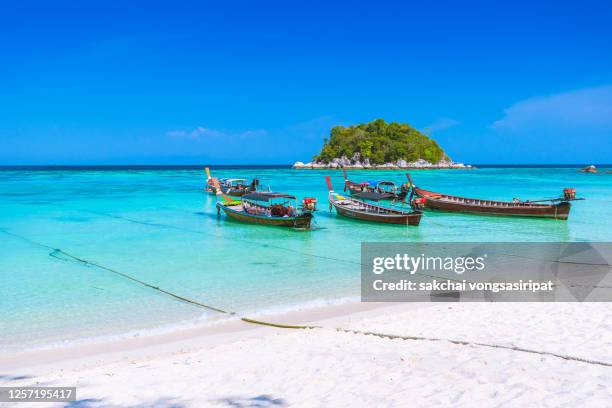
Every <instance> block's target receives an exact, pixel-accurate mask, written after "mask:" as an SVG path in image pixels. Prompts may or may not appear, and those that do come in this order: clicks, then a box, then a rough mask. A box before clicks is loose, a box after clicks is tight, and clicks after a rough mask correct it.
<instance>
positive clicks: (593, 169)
mask: <svg viewBox="0 0 612 408" xmlns="http://www.w3.org/2000/svg"><path fill="white" fill-rule="evenodd" d="M580 171H581V172H582V173H597V167H595V166H593V165H592V164H591V165H590V166H586V167H583V168H581V169H580Z"/></svg>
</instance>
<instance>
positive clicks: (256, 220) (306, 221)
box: [217, 203, 313, 229]
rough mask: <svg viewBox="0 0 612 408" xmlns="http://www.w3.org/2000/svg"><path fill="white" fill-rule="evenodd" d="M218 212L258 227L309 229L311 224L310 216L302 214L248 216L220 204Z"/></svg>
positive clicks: (309, 214) (218, 204)
mask: <svg viewBox="0 0 612 408" xmlns="http://www.w3.org/2000/svg"><path fill="white" fill-rule="evenodd" d="M217 209H218V211H221V210H222V211H223V212H225V214H226V215H227V216H228V217H230V218H232V219H234V220H236V221H240V222H246V223H250V224H260V225H271V226H276V227H290V228H304V229H309V228H310V225H311V223H312V217H313V216H312V214H311V213H303V214H300V215H299V216H297V217H268V216H261V215H253V214H248V213H246V212H244V211H237V210H234V209H232V208H231V207H228V206H225V205H223V204H221V203H217Z"/></svg>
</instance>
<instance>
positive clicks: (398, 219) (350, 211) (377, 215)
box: [325, 176, 423, 226]
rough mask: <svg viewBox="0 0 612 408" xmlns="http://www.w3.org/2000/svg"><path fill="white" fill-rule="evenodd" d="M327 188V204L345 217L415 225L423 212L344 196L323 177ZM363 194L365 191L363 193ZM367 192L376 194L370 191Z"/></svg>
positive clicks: (419, 220)
mask: <svg viewBox="0 0 612 408" xmlns="http://www.w3.org/2000/svg"><path fill="white" fill-rule="evenodd" d="M325 180H326V181H327V187H328V188H329V204H330V210H331V207H334V208H335V209H336V213H338V214H339V215H342V216H344V217H347V218H353V219H357V220H361V221H370V222H378V223H385V224H403V225H414V226H417V225H419V223H420V222H421V217H422V216H423V213H421V212H420V211H403V210H399V209H392V208H387V207H383V206H380V205H375V204H370V203H367V202H365V201H362V200H358V199H356V198H351V197H344V196H342V195H340V194H338V193H336V192H334V190H333V187H332V184H331V179H330V178H329V176H326V177H325ZM364 194H365V193H364ZM369 194H377V193H374V192H370V193H369Z"/></svg>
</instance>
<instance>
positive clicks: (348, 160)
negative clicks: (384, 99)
mask: <svg viewBox="0 0 612 408" xmlns="http://www.w3.org/2000/svg"><path fill="white" fill-rule="evenodd" d="M471 167H472V166H470V165H465V164H463V163H455V162H454V161H452V160H451V159H450V158H449V157H448V155H447V154H446V153H445V152H444V150H442V148H441V147H440V146H439V145H438V144H437V143H436V142H435V141H434V140H432V139H430V138H429V137H427V136H426V135H424V134H423V133H421V132H419V131H418V130H417V129H415V128H413V127H412V126H410V125H408V124H403V123H397V122H392V123H387V122H385V121H384V120H383V119H377V120H374V121H372V122H370V123H363V124H359V125H353V126H349V127H345V126H335V127H334V128H332V130H331V134H330V137H329V138H326V139H325V140H324V144H323V148H322V149H321V152H320V153H319V154H318V155H316V156H315V157H314V158H313V161H312V162H310V163H303V162H300V161H298V162H295V164H294V165H293V168H295V169H322V168H353V169H466V168H471Z"/></svg>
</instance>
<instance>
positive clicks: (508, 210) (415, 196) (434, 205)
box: [408, 174, 582, 220]
mask: <svg viewBox="0 0 612 408" xmlns="http://www.w3.org/2000/svg"><path fill="white" fill-rule="evenodd" d="M408 179H409V181H410V185H411V186H412V193H411V195H410V200H409V201H410V203H411V205H412V208H415V209H428V210H439V211H448V212H461V213H470V214H481V215H499V216H515V217H534V218H552V219H555V220H567V218H568V217H569V213H570V208H571V203H570V201H574V200H582V199H580V198H576V189H574V188H565V189H564V190H563V197H561V198H552V199H546V200H536V201H521V200H519V199H514V200H513V201H494V200H483V199H478V198H467V197H459V196H454V195H449V194H442V193H436V192H433V191H429V190H425V189H422V188H419V187H417V186H415V185H414V184H413V183H412V179H411V178H410V175H409V174H408Z"/></svg>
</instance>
